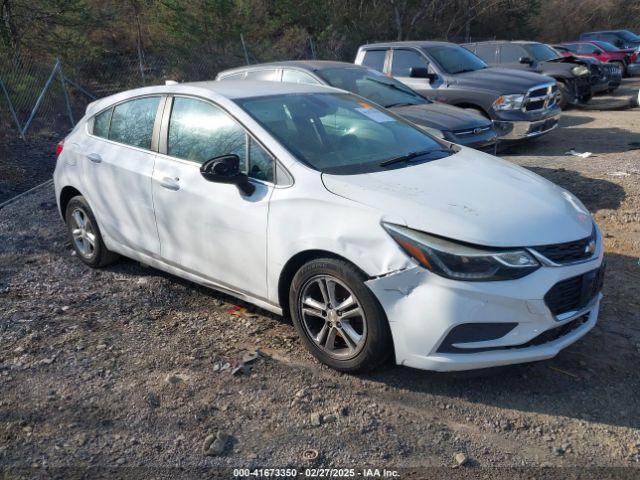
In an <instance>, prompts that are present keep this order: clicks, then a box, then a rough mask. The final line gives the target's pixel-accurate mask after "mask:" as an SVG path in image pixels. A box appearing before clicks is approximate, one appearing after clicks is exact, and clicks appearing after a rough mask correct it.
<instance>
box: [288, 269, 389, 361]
mask: <svg viewBox="0 0 640 480" xmlns="http://www.w3.org/2000/svg"><path fill="white" fill-rule="evenodd" d="M364 280H365V278H364V275H362V273H361V272H359V271H358V270H357V269H356V268H354V267H353V266H352V265H350V264H349V263H347V262H344V261H342V260H336V259H321V260H314V261H311V262H309V263H307V264H305V265H304V266H303V267H302V268H301V269H300V270H299V271H298V272H297V273H296V275H295V277H294V279H293V282H292V286H291V291H290V295H289V304H290V309H291V317H292V319H293V322H294V325H295V327H296V330H297V331H298V334H299V335H300V337H301V339H302V340H303V342H304V343H305V346H306V347H307V348H308V349H309V351H310V352H311V353H312V354H313V355H314V356H315V357H316V358H318V360H320V361H321V362H323V363H326V364H327V365H329V366H330V367H333V368H335V369H337V370H341V371H345V372H358V371H364V370H368V369H371V368H374V367H375V366H377V365H379V364H380V363H382V362H384V361H385V360H386V359H387V358H388V357H389V355H390V353H391V351H392V347H391V333H390V331H389V326H388V324H387V320H386V316H385V314H384V311H383V310H382V307H381V306H380V304H379V303H378V301H377V299H376V298H375V296H374V295H373V293H372V292H371V291H370V290H369V288H368V287H367V286H366V285H365V284H364Z"/></svg>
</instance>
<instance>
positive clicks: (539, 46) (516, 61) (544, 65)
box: [462, 41, 592, 109]
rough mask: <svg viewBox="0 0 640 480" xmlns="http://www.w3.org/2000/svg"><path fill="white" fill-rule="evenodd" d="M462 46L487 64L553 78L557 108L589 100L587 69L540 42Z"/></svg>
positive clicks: (588, 74)
mask: <svg viewBox="0 0 640 480" xmlns="http://www.w3.org/2000/svg"><path fill="white" fill-rule="evenodd" d="M462 46H463V47H464V48H466V49H467V50H469V51H471V52H473V53H475V54H476V55H477V56H479V57H480V58H481V59H482V60H484V61H485V62H486V63H487V64H489V65H499V66H502V67H507V68H514V69H518V70H527V71H529V72H535V73H541V74H543V75H548V76H550V77H552V78H554V79H555V80H556V81H557V82H558V90H559V91H560V100H559V104H560V108H563V109H564V108H566V107H567V106H569V105H576V104H582V103H586V102H588V101H589V100H590V99H591V95H592V92H591V75H590V74H591V71H590V70H589V67H588V66H586V65H585V64H584V62H578V63H574V62H572V61H571V59H570V58H568V57H563V56H562V55H559V54H558V52H556V51H555V50H554V49H553V48H551V47H549V46H548V45H545V44H544V43H538V42H522V41H518V42H507V41H490V42H478V43H466V44H463V45H462Z"/></svg>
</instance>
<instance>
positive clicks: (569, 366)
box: [0, 84, 640, 478]
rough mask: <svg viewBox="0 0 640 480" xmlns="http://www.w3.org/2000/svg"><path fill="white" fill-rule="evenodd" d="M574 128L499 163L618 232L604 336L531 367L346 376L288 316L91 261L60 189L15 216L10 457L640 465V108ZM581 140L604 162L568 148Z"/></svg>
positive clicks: (2, 443)
mask: <svg viewBox="0 0 640 480" xmlns="http://www.w3.org/2000/svg"><path fill="white" fill-rule="evenodd" d="M632 86H633V87H634V88H636V89H637V88H638V85H637V84H633V85H632ZM561 123H562V127H563V128H562V129H559V130H557V131H555V132H553V133H551V134H549V135H547V136H545V137H543V138H541V139H538V140H536V141H533V142H531V143H529V144H528V145H525V146H520V147H518V148H514V149H511V150H509V151H506V152H505V153H504V154H503V156H504V157H505V158H507V159H509V160H511V161H513V162H515V163H518V164H520V165H523V166H525V167H527V168H530V169H531V170H533V171H534V172H536V173H539V174H540V175H543V176H545V177H547V178H549V179H551V180H552V181H554V182H556V183H558V184H560V185H562V186H563V187H565V188H567V189H569V190H570V191H572V192H573V193H575V194H576V195H577V196H578V197H580V198H581V199H582V200H583V201H584V203H585V204H586V205H587V206H588V207H589V208H590V210H591V211H592V212H594V214H595V218H596V220H597V222H598V223H599V225H600V226H601V227H602V229H603V231H604V233H605V244H606V250H607V258H608V260H607V261H608V274H607V278H606V281H605V287H604V295H605V298H604V301H603V304H602V309H601V316H600V320H599V323H598V325H597V326H596V327H595V329H594V330H593V331H592V332H591V333H590V334H588V335H587V336H586V337H585V338H583V339H582V340H581V341H579V342H578V343H576V344H574V345H573V346H571V347H569V348H568V349H567V350H565V351H563V352H562V353H561V354H560V355H559V356H558V357H556V358H555V359H553V360H550V361H546V362H541V363H536V364H531V365H525V366H513V367H507V368H500V369H492V370H488V371H483V372H475V373H462V374H438V373H431V372H423V371H417V370H411V369H408V368H402V367H396V366H393V365H388V366H386V367H384V368H383V369H381V370H380V371H378V372H376V373H373V374H369V375H363V376H351V375H343V374H339V373H336V372H334V371H332V370H330V369H328V368H326V367H324V366H322V365H319V364H318V363H317V362H316V361H314V360H313V359H312V357H311V356H310V355H309V354H307V353H306V352H305V351H304V349H303V347H302V345H301V344H300V342H299V341H298V339H297V337H296V334H295V331H294V328H293V326H292V325H291V324H290V323H289V322H287V321H286V320H283V319H281V318H278V317H275V316H273V315H271V314H269V313H266V312H264V311H261V310H259V309H256V308H254V307H252V306H250V305H246V304H242V303H239V302H238V301H236V300H234V299H231V298H229V297H226V296H224V295H222V294H219V293H217V292H215V291H211V290H207V289H205V288H202V287H199V286H196V285H194V284H192V283H189V282H186V281H183V280H180V279H178V278H175V277H172V276H169V275H165V274H163V273H162V272H159V271H157V270H154V269H151V268H146V267H144V266H142V265H140V264H139V263H136V262H133V261H130V260H123V261H121V262H119V263H117V264H115V265H113V266H111V267H108V268H106V269H103V270H90V269H88V268H87V267H85V266H84V265H83V264H82V263H81V262H80V261H79V260H78V259H76V258H74V256H73V254H72V250H71V245H70V243H69V241H68V240H67V238H66V236H65V230H64V227H63V224H62V222H61V220H60V218H59V216H58V213H57V210H56V206H55V199H54V197H53V191H52V188H51V187H45V188H42V189H39V190H37V191H36V192H34V193H31V194H28V195H27V196H25V197H23V198H21V199H19V200H17V201H16V202H15V203H12V204H11V205H9V206H7V207H5V208H3V209H2V210H0V302H1V304H0V305H1V307H0V342H1V343H0V391H1V392H2V395H1V396H0V469H3V470H5V471H6V470H7V469H8V470H11V471H13V474H14V476H24V477H30V476H36V475H41V474H42V472H44V470H42V469H41V468H42V467H47V468H49V469H55V468H57V467H73V468H76V469H78V470H77V471H79V472H82V471H84V470H83V469H86V468H112V469H114V470H112V471H111V472H112V473H114V472H115V473H116V474H119V475H125V476H131V475H133V474H134V473H137V474H138V475H140V476H142V477H157V478H160V477H161V476H162V475H163V474H162V472H163V470H161V469H173V470H168V471H166V470H165V471H164V472H165V474H166V478H177V477H179V476H183V475H184V476H196V477H197V476H199V475H198V474H197V473H194V472H199V471H200V472H202V471H207V470H195V469H207V468H211V467H246V468H253V467H265V466H270V467H285V466H296V467H298V468H301V467H318V466H335V467H342V468H357V469H361V468H364V467H374V468H375V467H377V468H384V467H386V468H404V469H405V470H403V474H404V475H405V477H403V478H423V477H424V476H425V472H426V470H424V468H425V467H439V468H441V469H446V470H435V471H434V470H429V472H431V473H433V472H438V474H437V476H444V475H446V476H449V477H452V478H458V477H465V476H469V477H470V476H472V475H476V474H477V473H474V472H478V470H479V469H478V468H477V467H512V468H517V469H519V470H509V471H508V474H505V471H504V470H500V471H499V472H500V473H502V474H505V476H509V477H510V478H525V477H527V476H528V478H531V477H530V474H531V472H532V471H531V470H530V468H531V467H540V466H554V467H563V466H564V467H569V466H573V467H580V469H581V470H577V469H574V470H571V469H567V470H564V471H563V472H562V476H563V478H571V476H572V474H573V473H575V472H579V471H584V470H583V469H584V468H587V467H635V468H632V469H627V470H620V471H619V472H618V473H620V472H623V473H624V472H626V474H628V475H630V476H633V475H636V474H640V469H639V467H640V422H639V418H640V402H639V401H638V395H639V392H640V371H639V370H638V362H639V361H640V326H639V325H640V308H639V307H640V300H639V299H640V296H639V294H640V261H639V257H640V151H639V150H629V143H630V142H639V141H640V117H639V115H638V109H634V110H625V111H615V112H607V111H592V110H580V111H575V110H574V111H570V112H568V113H567V114H565V115H564V116H563V119H562V122H561ZM572 147H573V148H574V149H575V150H576V151H578V152H584V151H590V152H593V153H594V154H595V156H592V157H589V158H585V159H583V158H579V157H574V156H567V155H564V152H565V151H567V150H569V149H570V148H572ZM256 349H259V353H258V355H257V358H255V359H254V357H255V355H252V354H253V353H254V352H255V351H256ZM243 359H244V360H246V361H247V362H246V363H243ZM235 367H239V368H235ZM456 454H458V457H457V458H458V460H456ZM460 454H463V455H460ZM463 457H464V458H463ZM458 462H462V463H464V464H465V465H464V466H463V467H462V468H458V469H455V470H451V467H453V466H455V465H456V464H457V463H458ZM34 468H38V470H35V469H34ZM406 469H408V470H406ZM55 471H56V470H48V471H47V472H48V474H51V473H52V472H55ZM411 471H412V472H415V475H413V476H412V475H411V474H410V472H411ZM63 472H65V473H64V474H61V475H62V477H60V478H69V477H70V476H71V474H70V473H69V472H70V470H68V471H63ZM167 472H169V473H167ZM481 472H483V475H485V478H486V475H489V476H492V474H491V473H487V472H484V471H482V470H481ZM536 472H537V473H536V474H535V475H536V478H543V477H545V475H546V474H547V473H548V472H547V471H546V470H536ZM545 472H547V473H545ZM493 473H496V471H493ZM520 474H522V477H519V475H520ZM598 476H600V478H603V477H604V474H603V475H598ZM230 477H231V474H228V477H227V478H230ZM210 478H213V477H211V476H210ZM478 478H480V477H478ZM545 478H546V477H545ZM629 478H630V477H629Z"/></svg>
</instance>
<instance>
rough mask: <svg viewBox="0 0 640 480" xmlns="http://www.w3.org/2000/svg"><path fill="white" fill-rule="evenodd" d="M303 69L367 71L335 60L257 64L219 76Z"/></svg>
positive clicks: (231, 69) (228, 71)
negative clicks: (264, 70) (266, 70)
mask: <svg viewBox="0 0 640 480" xmlns="http://www.w3.org/2000/svg"><path fill="white" fill-rule="evenodd" d="M287 67H289V68H301V69H303V70H309V71H312V72H316V71H320V70H327V69H330V68H360V69H366V67H363V66H361V65H355V64H353V63H348V62H338V61H334V60H286V61H282V62H269V63H257V64H255V65H245V66H242V67H236V68H230V69H229V70H224V71H222V72H220V73H219V74H218V75H231V74H233V73H240V72H248V71H253V70H263V69H268V68H287Z"/></svg>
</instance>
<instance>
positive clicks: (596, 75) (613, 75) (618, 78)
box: [551, 45, 622, 93]
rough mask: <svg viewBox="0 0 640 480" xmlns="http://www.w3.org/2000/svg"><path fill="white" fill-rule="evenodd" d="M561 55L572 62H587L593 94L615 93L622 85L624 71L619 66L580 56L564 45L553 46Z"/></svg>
mask: <svg viewBox="0 0 640 480" xmlns="http://www.w3.org/2000/svg"><path fill="white" fill-rule="evenodd" d="M551 47H552V48H553V49H554V50H555V51H556V52H558V54H559V55H562V56H563V57H568V58H571V59H572V61H574V62H576V61H581V62H585V64H586V65H588V66H589V69H590V70H591V91H592V92H593V93H601V92H613V91H614V90H615V89H616V88H618V87H619V86H620V84H621V83H622V70H621V69H620V67H619V66H618V65H617V64H613V63H604V62H601V61H600V60H598V59H597V58H595V57H588V56H584V55H578V54H577V53H574V52H572V51H571V50H569V49H568V48H567V47H565V46H563V45H552V46H551Z"/></svg>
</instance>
